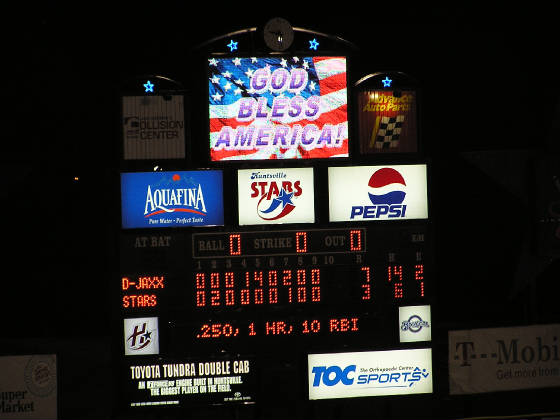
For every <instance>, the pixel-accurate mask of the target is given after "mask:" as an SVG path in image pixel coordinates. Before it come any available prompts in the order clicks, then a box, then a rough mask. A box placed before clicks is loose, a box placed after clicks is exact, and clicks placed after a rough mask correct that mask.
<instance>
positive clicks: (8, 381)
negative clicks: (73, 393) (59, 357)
mask: <svg viewBox="0 0 560 420" xmlns="http://www.w3.org/2000/svg"><path fill="white" fill-rule="evenodd" d="M56 418H57V380H56V355H54V354H47V355H33V356H5V357H0V419H56Z"/></svg>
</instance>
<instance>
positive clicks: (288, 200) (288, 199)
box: [275, 188, 294, 208]
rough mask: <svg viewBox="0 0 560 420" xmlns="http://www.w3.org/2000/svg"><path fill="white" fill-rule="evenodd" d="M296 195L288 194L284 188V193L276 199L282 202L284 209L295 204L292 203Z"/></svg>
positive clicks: (281, 192)
mask: <svg viewBox="0 0 560 420" xmlns="http://www.w3.org/2000/svg"><path fill="white" fill-rule="evenodd" d="M293 195H294V193H293V192H291V193H288V192H286V190H285V189H284V188H282V191H280V194H279V195H278V197H277V198H275V200H278V201H280V203H281V204H282V208H284V207H286V205H287V204H292V205H293V204H294V203H293V201H292V197H293Z"/></svg>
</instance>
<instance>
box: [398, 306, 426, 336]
mask: <svg viewBox="0 0 560 420" xmlns="http://www.w3.org/2000/svg"><path fill="white" fill-rule="evenodd" d="M399 338H400V342H401V343H412V342H416V341H431V339H432V317H431V312H430V305H419V306H401V307H400V308H399Z"/></svg>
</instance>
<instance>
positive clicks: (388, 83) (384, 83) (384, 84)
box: [381, 76, 393, 87]
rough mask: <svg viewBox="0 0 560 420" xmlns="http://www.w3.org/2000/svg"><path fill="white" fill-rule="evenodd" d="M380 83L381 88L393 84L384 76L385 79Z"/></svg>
mask: <svg viewBox="0 0 560 420" xmlns="http://www.w3.org/2000/svg"><path fill="white" fill-rule="evenodd" d="M381 82H383V87H391V83H393V80H392V79H389V77H387V76H385V79H383V80H382V81H381Z"/></svg>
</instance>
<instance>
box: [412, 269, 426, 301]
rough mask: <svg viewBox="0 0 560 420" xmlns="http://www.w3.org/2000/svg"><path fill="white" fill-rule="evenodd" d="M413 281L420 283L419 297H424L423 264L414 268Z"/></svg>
mask: <svg viewBox="0 0 560 420" xmlns="http://www.w3.org/2000/svg"><path fill="white" fill-rule="evenodd" d="M414 279H415V280H416V281H418V282H420V296H421V297H424V264H416V266H415V267H414Z"/></svg>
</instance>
